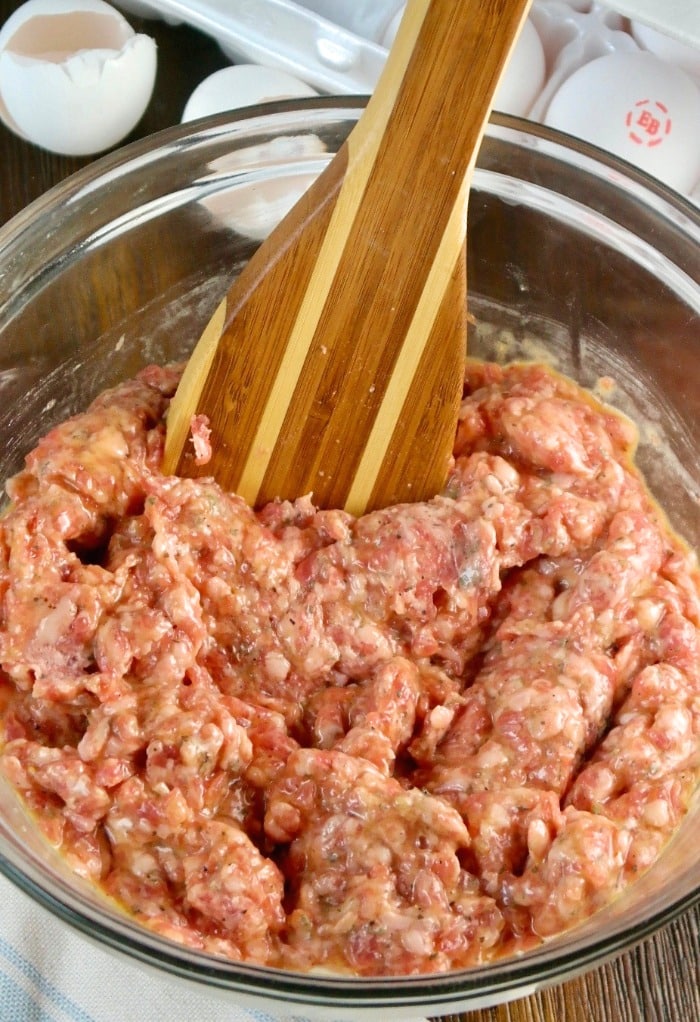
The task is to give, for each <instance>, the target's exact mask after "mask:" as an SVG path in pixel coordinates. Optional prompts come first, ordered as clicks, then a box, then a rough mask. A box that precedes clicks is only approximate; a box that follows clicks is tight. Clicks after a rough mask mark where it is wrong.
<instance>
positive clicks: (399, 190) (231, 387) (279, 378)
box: [164, 0, 530, 514]
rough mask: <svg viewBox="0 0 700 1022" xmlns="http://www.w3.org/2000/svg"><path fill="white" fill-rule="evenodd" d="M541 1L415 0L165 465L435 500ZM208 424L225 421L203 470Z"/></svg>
mask: <svg viewBox="0 0 700 1022" xmlns="http://www.w3.org/2000/svg"><path fill="white" fill-rule="evenodd" d="M529 3H530V0H409V2H408V5H407V8H406V14H405V15H404V19H403V22H402V25H401V28H400V30H399V34H398V36H397V38H396V41H395V44H394V46H393V48H392V51H391V53H390V55H389V59H388V61H387V65H386V69H385V71H384V74H383V76H382V78H381V80H380V82H379V84H378V86H377V89H376V91H375V93H374V95H373V96H372V98H371V100H370V102H369V104H368V106H367V109H366V111H365V112H364V114H363V115H362V117H361V118H360V121H359V122H358V124H357V126H356V127H355V128H354V130H353V131H352V133H351V134H350V136H349V138H348V140H347V142H346V143H345V144H344V145H343V146H342V148H341V149H340V151H339V152H338V154H337V156H336V157H335V158H334V159H333V160H332V162H331V163H330V164H329V166H328V167H327V169H326V170H325V171H324V172H323V174H321V176H320V177H319V178H318V179H317V180H316V182H315V183H314V184H313V185H312V187H311V188H310V189H309V191H308V192H307V193H306V194H305V195H304V196H303V198H302V199H301V200H300V202H299V203H298V204H297V205H296V206H295V207H294V209H293V210H292V211H291V212H290V214H289V215H288V216H287V217H286V218H285V219H284V220H283V221H282V223H281V224H280V225H279V226H278V227H277V228H276V229H275V231H273V233H272V234H271V235H270V237H269V238H268V239H267V240H266V241H265V242H264V243H263V245H262V246H261V247H260V249H259V250H258V251H257V252H256V253H255V255H254V256H253V258H252V259H251V260H250V262H249V263H248V265H247V266H246V267H245V269H244V270H243V272H242V273H241V274H240V276H239V277H238V278H237V279H236V280H235V281H234V283H233V285H232V287H231V289H230V291H229V293H228V294H227V296H226V298H225V300H224V301H223V302H222V303H221V305H220V307H219V308H218V310H217V312H216V313H215V315H214V317H213V318H212V321H211V322H210V323H209V325H208V327H207V328H206V330H205V331H204V334H203V335H202V338H201V340H200V342H199V344H198V346H197V348H196V349H195V351H194V353H193V355H192V357H191V359H190V361H189V363H188V366H187V368H186V371H185V374H184V376H183V379H182V382H181V385H180V387H179V389H178V392H177V394H176V396H175V398H174V399H173V403H172V405H171V408H170V412H169V417H168V433H167V442H166V453H165V462H164V470H165V471H166V472H177V473H179V474H182V475H188V476H198V475H213V476H214V477H215V478H216V479H217V481H218V482H219V483H221V485H222V486H224V487H226V488H227V489H230V490H234V491H236V492H238V493H240V494H241V496H243V497H244V498H245V499H246V500H248V501H249V502H250V503H251V504H253V505H258V506H259V505H261V504H263V503H266V502H267V501H268V500H272V499H274V498H282V499H293V498H296V497H300V496H302V495H304V494H307V493H311V494H312V495H313V500H314V502H315V503H316V504H317V505H318V506H321V507H345V508H347V510H349V511H351V512H352V513H354V514H360V513H362V512H364V511H365V510H368V509H372V508H377V507H383V506H387V505H389V504H393V503H399V502H402V501H415V500H423V499H427V498H430V497H432V496H434V495H435V494H436V493H437V492H438V491H439V490H440V489H441V487H442V486H443V485H444V482H445V478H446V474H447V471H448V467H449V460H450V455H451V451H452V444H453V441H454V433H455V426H456V421H457V413H458V407H459V401H460V398H461V393H462V377H463V366H464V359H465V355H466V257H465V251H466V249H465V232H466V215H467V198H468V192H469V185H470V181H471V174H472V170H473V167H474V163H475V160H476V155H477V152H478V148H479V144H480V142H481V139H482V136H483V132H484V130H485V126H486V123H487V120H488V116H489V113H490V111H491V106H492V101H493V96H494V93H495V91H496V88H497V85H498V81H499V78H500V76H501V73H502V70H503V67H504V65H505V63H506V61H507V58H508V56H509V54H510V51H511V49H512V47H513V46H514V44H515V40H516V38H517V36H518V33H519V31H520V27H521V25H522V23H523V21H524V19H525V16H526V13H527V10H528V7H529ZM193 416H205V417H206V420H205V421H208V426H209V428H210V430H211V434H210V443H211V449H212V456H211V459H210V460H209V461H208V462H207V463H206V464H198V463H197V460H198V459H197V457H196V452H195V448H194V445H193V444H192V443H191V442H190V440H191V428H192V423H193V421H196V422H202V420H201V419H197V420H193Z"/></svg>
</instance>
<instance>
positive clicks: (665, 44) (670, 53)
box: [630, 21, 700, 78]
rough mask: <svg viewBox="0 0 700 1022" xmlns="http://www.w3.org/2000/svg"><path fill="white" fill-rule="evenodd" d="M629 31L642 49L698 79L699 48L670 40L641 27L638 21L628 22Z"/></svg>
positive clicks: (647, 27)
mask: <svg viewBox="0 0 700 1022" xmlns="http://www.w3.org/2000/svg"><path fill="white" fill-rule="evenodd" d="M630 29H631V31H632V35H633V36H634V38H635V39H636V40H637V42H638V43H639V45H640V46H641V47H642V49H644V50H648V51H649V53H653V54H655V55H656V56H657V57H661V59H662V60H667V61H668V62H669V64H675V65H676V67H680V68H682V69H683V70H684V71H687V72H688V74H689V75H693V76H694V77H695V78H700V48H698V47H697V46H691V45H690V43H683V42H681V41H680V40H679V39H672V38H671V36H669V35H666V34H665V33H664V32H659V31H658V30H657V29H655V28H651V27H650V26H649V25H643V24H642V23H641V22H639V21H632V22H630Z"/></svg>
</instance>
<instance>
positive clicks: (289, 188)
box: [0, 99, 700, 1019]
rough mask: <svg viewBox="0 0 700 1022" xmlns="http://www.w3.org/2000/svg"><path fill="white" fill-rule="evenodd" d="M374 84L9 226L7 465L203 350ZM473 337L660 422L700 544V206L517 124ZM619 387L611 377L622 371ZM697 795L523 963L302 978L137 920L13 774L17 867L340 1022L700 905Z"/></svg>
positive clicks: (668, 476)
mask: <svg viewBox="0 0 700 1022" xmlns="http://www.w3.org/2000/svg"><path fill="white" fill-rule="evenodd" d="M361 107H362V103H361V102H360V101H351V100H350V101H349V100H345V99H343V100H342V101H338V100H333V99H327V100H309V101H302V102H299V101H295V102H294V103H280V104H277V105H275V106H270V107H267V108H258V109H251V110H249V111H247V112H244V113H238V114H235V115H227V116H218V117H216V118H213V119H209V120H205V121H200V122H195V123H193V124H189V125H187V126H184V127H178V128H173V129H170V130H168V131H165V132H162V133H160V134H159V135H156V136H153V137H151V138H149V139H147V140H145V141H144V142H139V143H136V144H134V145H132V146H129V147H127V148H125V149H123V150H121V151H120V152H117V153H114V154H112V155H110V156H107V157H105V158H103V159H101V160H100V161H98V162H97V163H95V164H93V165H92V166H90V167H89V168H87V169H86V170H84V171H82V172H80V173H79V174H77V175H75V176H74V177H72V178H71V179H69V180H68V181H66V182H65V183H64V184H62V185H61V186H59V187H58V188H55V189H54V190H53V191H51V192H49V193H48V194H47V195H46V196H44V197H43V198H42V199H40V200H39V201H37V202H35V203H34V204H33V205H32V206H30V207H29V208H28V209H26V210H25V211H24V212H23V213H21V214H20V215H19V216H18V217H16V218H15V219H14V220H13V221H12V222H11V223H9V224H8V225H7V226H6V227H5V228H4V230H3V231H2V232H1V233H0V359H1V362H0V398H1V400H0V437H1V438H2V450H1V452H0V474H2V476H3V477H4V476H7V475H9V474H10V473H12V472H14V471H16V470H17V469H18V468H19V467H20V465H21V463H22V458H23V456H24V454H25V453H26V452H27V451H28V450H29V449H30V447H31V446H32V444H33V443H34V441H35V440H36V439H37V438H38V437H39V436H40V435H42V434H43V433H45V432H46V431H47V430H48V429H49V428H50V427H51V426H52V425H54V424H55V423H57V422H58V421H60V420H61V419H63V418H65V417H66V416H67V415H69V414H71V413H73V412H75V411H77V410H79V409H82V408H84V407H85V406H86V404H87V403H88V402H89V401H90V400H91V399H92V398H93V397H94V396H95V395H96V394H97V393H98V392H99V391H100V390H102V389H103V388H105V387H107V386H110V385H112V384H114V383H115V382H117V381H118V380H121V379H122V378H124V377H126V376H128V375H132V374H134V373H135V372H136V371H137V370H138V369H139V368H140V367H141V366H143V365H144V364H146V363H148V362H151V361H163V360H170V359H173V358H179V357H182V356H185V355H186V354H187V353H188V352H189V350H190V348H191V347H192V345H193V343H194V341H195V340H196V338H197V337H198V336H199V333H200V331H201V329H202V328H203V326H204V324H205V323H206V322H207V320H208V318H209V316H210V314H211V312H212V311H213V310H214V308H215V306H216V305H217V303H218V301H219V298H220V296H221V295H222V294H223V292H224V291H225V290H226V287H227V284H228V282H229V280H230V278H231V277H232V275H233V274H234V273H235V272H236V270H237V269H238V268H240V266H241V265H242V264H243V263H245V261H246V260H247V259H248V258H249V257H250V255H251V253H252V252H253V251H254V249H255V247H256V245H257V244H258V242H259V240H260V238H262V237H263V236H264V235H265V234H266V233H267V231H268V230H269V228H270V227H271V226H272V224H273V223H274V222H275V220H276V219H277V218H278V217H279V216H280V215H281V214H282V212H284V210H285V209H286V208H287V206H289V204H290V203H291V202H293V201H294V200H295V199H296V197H297V196H298V195H299V194H300V193H301V192H302V191H303V190H304V188H305V187H306V186H307V185H308V183H309V182H310V180H311V179H312V178H313V177H314V176H315V175H316V174H317V173H318V172H319V171H320V170H321V169H322V167H323V166H324V165H325V163H326V161H327V160H328V159H329V158H330V156H332V154H333V153H334V152H335V151H336V149H337V148H338V146H339V144H340V143H341V141H342V140H343V139H344V138H345V136H346V135H347V133H348V131H349V130H350V128H351V127H352V125H353V124H354V123H355V121H356V119H357V117H358V116H359V113H360V111H361ZM468 233H469V270H468V273H469V291H470V311H471V313H472V315H473V316H474V318H475V321H476V325H475V326H474V328H473V331H472V337H471V339H470V344H471V352H472V354H475V355H484V356H489V357H499V358H502V357H517V356H526V357H532V356H534V357H540V358H546V359H548V360H550V361H552V362H553V363H554V364H555V365H556V366H557V367H558V368H560V369H561V370H563V371H564V372H567V373H569V374H571V375H572V376H574V377H576V378H577V379H578V380H579V381H580V382H582V383H583V384H585V385H588V386H591V387H596V386H597V385H598V384H599V382H600V381H601V380H602V381H605V380H607V379H608V378H612V379H614V380H615V381H616V386H615V387H614V389H613V391H612V398H613V400H614V401H616V402H617V403H618V404H619V405H620V406H621V407H622V408H623V409H625V410H626V411H630V412H632V414H634V416H635V417H636V418H637V420H638V421H639V423H640V429H641V443H640V451H639V460H640V462H641V464H642V467H643V469H644V471H645V472H646V473H647V477H648V480H649V483H650V485H651V487H652V489H653V491H654V493H655V494H656V495H657V496H658V497H659V498H660V499H661V500H662V502H663V504H664V506H665V507H666V509H667V511H668V514H669V517H670V519H671V521H672V522H673V524H674V526H675V527H676V528H677V529H678V530H680V532H681V533H682V534H683V535H685V537H686V538H687V539H688V541H689V542H690V543H691V544H692V545H694V546H696V547H697V546H698V545H700V515H699V514H698V502H699V501H700V276H699V274H700V260H699V259H698V252H699V250H700V249H699V244H698V243H699V242H700V220H699V219H698V215H697V211H695V210H694V209H693V207H692V206H690V205H689V204H686V203H684V202H683V201H682V200H681V199H680V198H679V197H678V196H675V195H673V194H672V193H671V192H669V191H665V190H664V189H663V188H662V187H661V186H658V185H655V184H654V183H653V182H651V181H649V180H648V179H645V178H644V177H642V176H641V175H640V174H637V173H635V172H634V171H632V170H631V169H630V168H628V167H624V166H622V165H621V164H620V163H616V162H614V161H612V160H609V159H605V158H604V157H603V156H602V155H601V154H599V153H596V152H595V151H594V150H593V149H591V148H589V147H587V146H584V145H582V144H579V143H576V142H574V141H572V140H570V139H566V138H564V137H563V136H561V135H557V134H555V133H553V132H551V131H548V130H546V129H544V128H541V127H536V126H534V125H532V124H529V123H526V122H520V121H516V120H511V119H505V118H501V117H496V118H494V120H493V123H492V125H491V127H490V129H489V131H488V135H487V137H486V139H485V141H484V144H483V147H482V150H481V154H480V159H479V167H478V170H477V173H476V176H475V178H474V185H473V191H472V194H471V200H470V212H469V232H468ZM605 389H606V392H607V391H608V390H609V387H607V388H605ZM699 845H700V807H699V806H698V804H697V800H696V803H695V806H694V808H693V810H692V811H691V813H690V815H689V816H688V818H687V819H686V821H685V822H684V824H683V826H682V828H681V829H680V832H679V833H678V835H677V837H676V838H675V839H674V840H673V841H672V842H671V844H670V845H669V847H668V849H667V850H666V852H665V853H664V854H663V856H662V857H661V858H660V860H659V861H658V862H657V863H656V865H655V866H654V867H653V868H652V869H651V870H649V872H648V873H647V874H646V875H644V876H643V877H642V878H641V880H640V881H639V882H638V883H637V884H636V885H635V886H633V887H632V888H630V889H629V890H628V891H627V892H626V893H625V894H624V895H623V896H621V897H620V898H619V899H618V900H617V901H615V902H614V903H613V904H611V905H610V906H609V907H608V908H606V909H605V910H604V911H602V912H600V913H599V914H598V915H597V916H595V917H594V918H591V919H589V920H588V921H587V922H585V923H583V924H582V925H580V926H578V927H577V928H575V929H573V930H571V931H570V932H569V933H566V934H564V935H563V936H560V937H557V938H556V939H553V940H551V941H550V942H549V943H546V944H544V945H543V946H542V947H540V948H539V949H537V950H535V951H532V952H530V953H527V954H525V955H523V956H522V957H519V958H513V959H510V960H504V961H502V962H498V963H496V964H493V965H489V966H486V967H483V968H476V969H473V970H470V971H466V972H455V973H450V974H447V975H438V976H430V977H427V978H426V977H413V978H401V979H378V980H372V979H369V980H368V979H362V980H353V979H350V978H334V977H333V976H328V975H313V976H309V975H299V974H294V973H284V972H280V971H275V970H272V969H267V968H261V967H254V966H246V965H241V964H236V963H233V962H228V961H222V960H219V959H216V958H212V957H207V956H205V955H203V954H200V953H197V952H194V951H191V950H188V949H185V948H183V947H180V946H178V945H175V944H171V943H169V942H167V941H166V940H164V939H161V938H159V937H158V936H156V935H154V934H152V933H149V932H148V931H146V930H144V929H142V928H141V927H139V926H138V925H137V924H136V923H135V922H133V921H132V920H131V919H130V918H128V917H127V916H126V915H123V914H121V913H120V912H119V911H117V910H116V909H115V908H114V906H113V905H111V904H110V903H109V902H108V901H107V900H106V899H104V898H103V897H102V896H101V895H100V894H99V893H98V892H96V891H95V890H93V889H92V888H90V887H87V886H85V884H84V883H83V882H81V881H80V880H79V879H78V878H76V877H75V876H74V875H72V874H71V873H70V872H69V871H68V869H67V868H65V866H64V864H63V863H62V861H61V860H60V859H59V858H58V856H56V855H55V854H52V853H51V850H50V849H48V848H47V845H46V844H45V843H44V841H43V839H42V838H41V837H40V836H39V835H38V834H37V832H36V830H35V828H34V827H33V825H32V823H31V822H30V820H29V819H28V817H27V816H26V815H25V813H24V811H23V809H22V808H21V806H20V805H19V804H18V802H17V801H16V799H15V797H14V796H13V794H12V792H11V791H10V790H9V789H8V788H7V787H4V788H2V789H1V790H0V869H2V871H3V872H4V873H5V874H6V875H7V876H8V877H9V878H10V879H12V880H13V881H14V882H15V883H17V884H18V885H19V886H20V887H21V888H22V889H23V890H25V891H26V892H27V893H28V894H29V895H31V896H32V897H33V898H34V899H36V901H38V902H39V903H40V904H41V905H43V906H44V907H45V908H46V909H48V910H49V911H51V912H53V913H54V914H55V915H57V916H59V917H60V918H62V919H63V920H65V921H66V922H67V923H69V924H71V925H72V926H74V927H76V928H78V929H79V930H81V931H83V932H84V933H86V934H89V935H90V936H92V937H93V938H95V939H96V940H98V941H99V942H101V943H102V944H103V945H106V946H108V947H110V948H112V949H117V950H118V951H120V952H123V953H124V954H126V955H129V956H131V957H132V958H135V959H138V960H140V961H141V962H144V963H147V964H150V965H151V966H154V967H156V968H158V969H160V970H165V971H167V972H169V973H171V974H173V975H174V976H177V977H180V978H181V979H182V980H183V981H188V982H190V983H195V984H201V985H202V986H204V987H206V989H207V991H209V992H211V991H213V990H218V991H220V992H221V994H222V995H223V996H228V997H231V998H235V999H236V1000H243V1001H248V1002H249V1003H253V1004H257V1005H258V1006H259V1007H261V1008H265V1009H266V1010H268V1011H271V1012H273V1013H274V1012H275V1011H276V1010H277V1011H285V1012H286V1013H287V1014H289V1013H290V1011H295V1012H296V1013H298V1014H303V1015H306V1016H307V1017H315V1018H320V1019H328V1018H330V1017H333V1018H334V1019H340V1018H348V1019H362V1018H369V1017H374V1018H384V1017H386V1012H387V1011H391V1013H392V1017H393V1018H401V1017H406V1016H415V1015H417V1014H421V1013H422V1014H433V1015H436V1014H440V1013H447V1012H449V1011H457V1010H460V1009H465V1008H476V1007H481V1006H485V1005H489V1004H493V1003H496V1002H499V1001H505V1000H508V999H512V998H514V997H518V996H523V995H525V994H528V993H532V992H533V991H534V990H535V989H537V988H538V987H540V986H541V985H544V984H549V983H553V982H560V981H562V980H564V979H566V978H568V977H570V976H572V975H573V974H575V973H577V972H580V971H582V970H584V969H587V968H589V967H591V966H593V965H595V964H599V963H600V962H601V961H603V960H604V959H605V958H606V957H609V956H611V955H613V954H615V953H616V952H619V951H621V950H623V949H626V948H629V947H630V946H631V945H632V944H634V943H636V942H637V941H639V940H641V939H643V938H644V937H646V936H647V935H649V934H650V933H652V932H653V931H654V930H655V929H657V928H658V927H660V926H662V925H664V924H665V923H666V922H668V921H669V920H670V919H672V918H673V917H674V916H675V915H677V914H678V913H680V912H682V911H683V910H684V909H686V908H688V907H689V906H690V905H692V904H693V903H694V902H696V901H697V900H698V899H699V898H700V883H699V878H698V871H697V865H696V863H697V848H698V846H699Z"/></svg>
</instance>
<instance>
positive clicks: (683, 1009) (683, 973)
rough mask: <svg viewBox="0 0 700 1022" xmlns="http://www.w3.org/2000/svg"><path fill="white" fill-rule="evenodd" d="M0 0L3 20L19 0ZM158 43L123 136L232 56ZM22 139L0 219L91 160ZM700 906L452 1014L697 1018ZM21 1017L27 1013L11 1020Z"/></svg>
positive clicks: (625, 1021) (569, 1021)
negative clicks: (580, 969) (584, 967)
mask: <svg viewBox="0 0 700 1022" xmlns="http://www.w3.org/2000/svg"><path fill="white" fill-rule="evenodd" d="M19 6H20V5H19V3H13V2H10V0H0V23H4V22H5V20H6V19H7V18H8V16H9V15H10V14H11V13H12V12H13V11H14V10H15V9H16V8H17V7H19ZM129 20H130V21H131V23H132V24H133V26H134V27H135V28H136V29H137V30H141V31H146V32H147V33H148V34H149V35H151V36H153V37H154V38H155V39H156V41H157V44H158V75H157V79H156V86H155V91H154V95H153V98H152V100H151V103H150V105H149V107H148V110H147V111H146V114H145V115H144V117H143V119H142V121H141V123H140V124H139V125H138V126H137V128H136V130H135V131H134V132H133V134H132V135H131V136H129V138H128V139H125V142H128V141H132V140H133V139H136V138H141V137H143V136H144V135H148V134H150V133H152V132H154V131H158V130H159V129H161V128H165V127H168V126H170V125H173V124H177V123H178V122H179V120H180V116H181V113H182V110H183V108H184V105H185V102H186V100H187V98H188V97H189V95H190V93H191V92H192V90H193V89H194V87H195V85H197V83H198V82H200V81H201V80H202V79H203V78H205V77H206V76H207V75H208V74H210V73H211V72H213V71H215V70H217V69H218V68H220V67H225V66H226V65H227V64H228V60H227V58H226V57H225V56H224V55H223V54H222V53H221V51H220V50H219V48H218V47H217V45H216V44H215V43H214V42H212V41H211V40H209V39H208V38H206V37H205V36H203V35H201V34H200V33H198V32H196V31H193V30H191V29H189V28H187V27H186V26H177V27H174V26H169V25H166V24H165V23H164V22H161V21H146V22H144V21H141V20H139V19H138V18H135V17H133V16H131V15H129ZM88 162H89V160H87V159H78V158H69V157H61V156H55V155H53V154H51V153H48V152H44V151H43V150H40V149H37V148H36V147H34V146H32V145H29V144H27V143H25V142H22V141H21V140H20V139H18V138H16V137H15V136H14V135H12V134H11V133H10V132H9V131H7V130H6V129H5V128H4V127H3V126H2V125H1V124H0V223H5V221H7V220H9V218H10V217H11V216H13V215H14V214H15V213H17V212H18V211H19V210H21V209H22V208H23V207H24V206H26V205H27V204H28V203H29V202H31V201H32V200H33V199H35V198H37V197H38V196H39V195H41V194H42V193H43V192H45V191H46V190H47V189H48V188H50V187H51V186H52V185H54V184H56V183H58V182H59V181H61V180H62V179H63V178H65V177H67V176H68V175H69V174H71V173H73V172H74V171H76V170H78V169H79V168H80V167H82V166H84V165H85V164H86V163H88ZM699 935H700V906H698V907H696V908H695V909H694V910H691V911H689V912H687V913H686V914H685V915H684V916H682V917H681V918H680V919H678V920H677V921H676V922H675V923H672V924H671V925H670V926H668V927H667V928H666V929H664V930H662V931H661V932H660V933H658V934H657V935H656V936H655V937H653V938H652V939H650V940H647V941H646V942H645V943H644V944H642V945H641V946H639V947H637V948H636V949H634V950H632V951H630V952H628V953H626V954H624V955H622V956H620V957H619V958H617V959H616V960H615V961H613V962H611V963H609V964H607V965H605V966H603V967H601V968H599V969H597V970H595V971H593V972H589V973H588V974H586V975H584V976H582V977H581V978H579V979H576V980H573V981H570V982H568V983H565V984H563V985H562V986H558V987H552V988H550V989H549V990H544V991H541V992H540V993H538V994H535V995H533V996H532V997H528V998H524V999H522V1000H519V1001H514V1002H512V1003H511V1004H509V1005H502V1006H500V1007H496V1008H489V1009H484V1010H481V1011H476V1012H471V1013H469V1014H464V1015H451V1016H446V1018H447V1019H448V1020H449V1022H666V1020H669V1022H699V1020H700V975H699V973H700V950H699V945H700V938H699ZM14 1022H22V1020H14Z"/></svg>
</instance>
